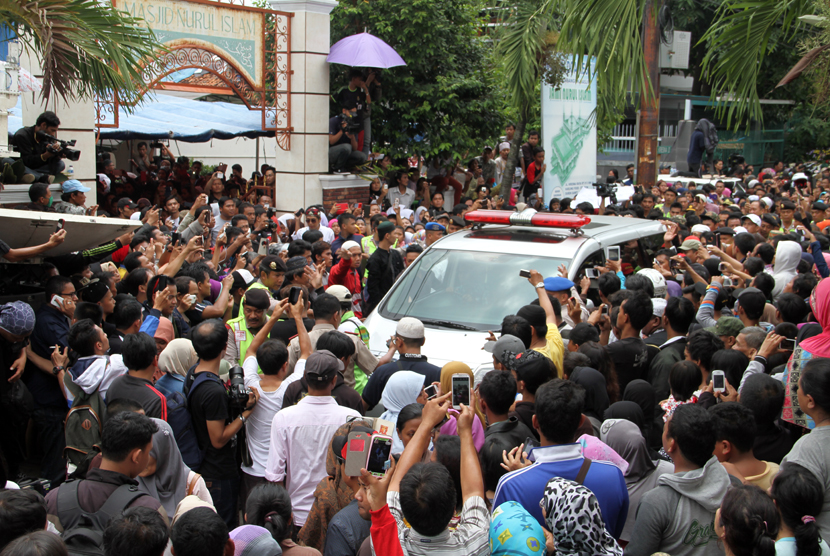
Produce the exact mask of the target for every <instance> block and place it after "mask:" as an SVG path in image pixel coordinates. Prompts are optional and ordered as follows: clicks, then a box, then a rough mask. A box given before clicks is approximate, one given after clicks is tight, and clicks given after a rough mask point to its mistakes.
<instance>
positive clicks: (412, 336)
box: [363, 317, 441, 411]
mask: <svg viewBox="0 0 830 556" xmlns="http://www.w3.org/2000/svg"><path fill="white" fill-rule="evenodd" d="M424 342H425V339H424V324H423V323H422V322H421V321H419V320H418V319H416V318H412V317H404V318H402V319H401V320H399V321H398V324H397V326H396V327H395V335H394V336H392V338H391V339H390V341H389V354H394V353H395V352H396V351H397V352H398V353H399V354H400V357H399V358H398V360H397V361H392V362H391V363H387V364H385V365H379V366H378V367H377V368H376V369H375V372H374V373H372V376H370V377H369V382H368V383H367V384H366V388H364V389H363V405H364V406H365V407H366V411H371V410H372V408H374V407H375V406H376V405H377V404H378V402H379V401H380V398H381V395H382V394H383V389H384V388H385V387H386V382H387V381H388V380H389V377H391V376H392V375H393V374H395V373H396V372H398V371H414V372H416V373H418V374H421V375H424V386H429V385H430V384H432V383H433V382H440V381H441V369H440V368H439V367H436V366H435V365H433V364H432V363H429V362H427V356H426V355H422V354H421V347H423V345H424Z"/></svg>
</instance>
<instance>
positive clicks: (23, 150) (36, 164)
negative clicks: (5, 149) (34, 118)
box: [12, 126, 48, 169]
mask: <svg viewBox="0 0 830 556" xmlns="http://www.w3.org/2000/svg"><path fill="white" fill-rule="evenodd" d="M12 144H13V145H14V148H15V150H16V151H17V152H19V153H20V160H22V161H23V164H24V165H25V166H26V168H32V169H37V168H42V167H43V166H45V165H46V164H47V161H45V160H43V159H42V158H41V157H40V155H42V154H43V153H45V152H46V147H47V146H48V145H47V144H46V143H45V142H43V143H39V142H38V140H37V139H35V126H31V127H21V128H20V129H18V130H17V131H16V132H15V134H14V137H12Z"/></svg>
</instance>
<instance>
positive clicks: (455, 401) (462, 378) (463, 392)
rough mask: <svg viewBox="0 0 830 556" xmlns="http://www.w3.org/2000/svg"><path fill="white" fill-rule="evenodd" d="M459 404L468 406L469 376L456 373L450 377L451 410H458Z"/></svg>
mask: <svg viewBox="0 0 830 556" xmlns="http://www.w3.org/2000/svg"><path fill="white" fill-rule="evenodd" d="M461 404H464V405H466V406H469V405H470V376H469V375H466V374H463V373H458V374H454V375H452V408H453V409H458V410H460V409H461Z"/></svg>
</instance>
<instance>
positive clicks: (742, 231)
mask: <svg viewBox="0 0 830 556" xmlns="http://www.w3.org/2000/svg"><path fill="white" fill-rule="evenodd" d="M748 233H749V230H747V229H746V228H744V227H743V226H735V235H738V234H748Z"/></svg>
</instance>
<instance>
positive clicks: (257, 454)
mask: <svg viewBox="0 0 830 556" xmlns="http://www.w3.org/2000/svg"><path fill="white" fill-rule="evenodd" d="M305 361H306V360H305V359H301V360H300V361H297V365H296V367H294V368H295V369H299V371H300V372H294V373H292V374H291V375H289V376H288V378H286V379H285V380H283V381H282V384H280V386H279V388H277V389H276V390H274V391H273V392H266V391H265V390H263V389H262V388H260V387H259V381H260V375H259V373H258V372H257V368H258V367H259V363H257V359H256V357H254V356H253V355H252V356H250V357H248V358H247V359H245V362H244V363H243V364H242V372H243V376H244V377H245V386H246V387H248V388H256V389H257V390H259V401H258V402H257V404H256V405H255V406H254V410H253V411H252V412H251V416H250V417H248V421H247V423H245V432H246V433H247V438H248V451H249V452H250V453H251V460H252V461H253V465H251V466H250V467H247V466H245V465H243V466H242V471H244V472H245V473H247V474H248V475H252V476H254V477H264V476H265V464H266V463H267V462H268V445H269V444H270V443H271V422H272V421H273V420H274V415H276V414H277V412H278V411H279V410H280V409H282V400H283V397H284V396H285V390H286V389H287V388H288V386H289V385H290V384H291V383H292V382H296V381H297V380H299V379H300V378H302V376H303V373H304V372H305Z"/></svg>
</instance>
